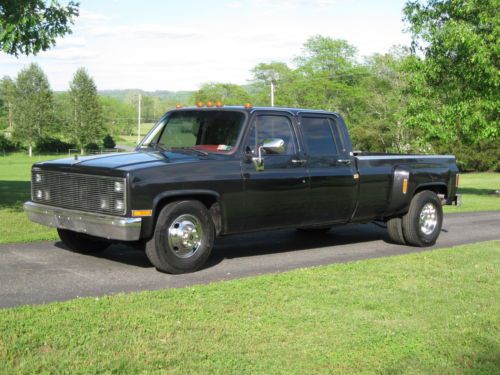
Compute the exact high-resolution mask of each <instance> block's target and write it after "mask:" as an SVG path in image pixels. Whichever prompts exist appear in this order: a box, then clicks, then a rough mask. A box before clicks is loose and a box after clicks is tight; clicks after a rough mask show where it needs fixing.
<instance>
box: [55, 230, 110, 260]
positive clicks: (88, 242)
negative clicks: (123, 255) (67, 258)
mask: <svg viewBox="0 0 500 375" xmlns="http://www.w3.org/2000/svg"><path fill="white" fill-rule="evenodd" d="M57 233H58V234H59V238H60V239H61V241H62V242H63V243H64V245H66V247H67V248H68V249H70V250H72V251H74V252H77V253H81V254H91V253H99V252H101V251H104V250H106V249H107V248H108V247H109V245H110V243H109V242H108V241H106V240H103V239H102V238H99V237H93V236H89V235H88V234H84V233H78V232H74V231H72V230H68V229H60V228H57Z"/></svg>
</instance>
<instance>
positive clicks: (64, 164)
mask: <svg viewBox="0 0 500 375" xmlns="http://www.w3.org/2000/svg"><path fill="white" fill-rule="evenodd" d="M204 158H205V157H204ZM200 159H201V158H200V156H198V155H196V154H188V153H181V152H159V151H154V152H148V151H135V152H127V153H116V154H105V155H94V156H78V157H77V159H75V158H74V157H73V158H65V159H56V160H50V161H46V162H41V163H37V164H36V166H42V167H43V168H47V169H64V170H68V171H74V172H88V173H99V172H100V173H99V174H102V173H108V172H110V171H118V172H120V173H123V172H124V171H129V170H133V169H137V168H142V167H147V166H152V164H159V165H164V164H173V163H189V162H196V161H200ZM111 174H114V173H111Z"/></svg>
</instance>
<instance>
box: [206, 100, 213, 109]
mask: <svg viewBox="0 0 500 375" xmlns="http://www.w3.org/2000/svg"><path fill="white" fill-rule="evenodd" d="M213 106H214V104H213V103H212V102H211V101H210V100H209V101H208V102H207V107H208V108H211V107H213Z"/></svg>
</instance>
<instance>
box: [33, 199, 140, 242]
mask: <svg viewBox="0 0 500 375" xmlns="http://www.w3.org/2000/svg"><path fill="white" fill-rule="evenodd" d="M24 210H25V211H26V212H27V213H28V217H29V219H30V220H31V221H34V222H35V223H39V224H42V225H46V226H49V227H55V228H61V229H69V230H72V231H75V232H80V233H85V234H89V235H91V236H96V237H101V238H106V239H109V240H120V241H136V240H138V239H139V238H140V234H141V224H142V219H141V218H140V217H138V218H132V217H119V216H108V215H101V214H93V213H90V212H83V211H75V210H68V209H65V208H59V207H52V206H45V205H43V204H38V203H33V202H31V201H30V202H26V203H25V204H24Z"/></svg>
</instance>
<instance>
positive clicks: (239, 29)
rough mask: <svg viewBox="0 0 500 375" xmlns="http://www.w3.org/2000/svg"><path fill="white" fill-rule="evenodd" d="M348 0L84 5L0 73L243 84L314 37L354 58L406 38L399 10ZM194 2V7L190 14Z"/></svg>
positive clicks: (153, 84) (161, 84) (101, 81)
mask: <svg viewBox="0 0 500 375" xmlns="http://www.w3.org/2000/svg"><path fill="white" fill-rule="evenodd" d="M183 1H185V2H186V3H187V2H189V0H183ZM360 1H361V0H360ZM353 3H354V2H353V1H352V0H273V1H263V0H246V1H244V0H228V1H227V2H225V4H226V6H224V7H221V8H220V9H215V8H214V7H213V6H212V5H210V4H208V3H206V4H205V5H199V3H193V2H192V3H191V4H190V5H185V6H184V5H183V4H181V5H177V6H178V8H177V10H176V11H175V12H176V13H173V12H174V11H173V10H171V9H169V10H168V11H167V9H166V7H165V8H164V9H156V10H155V12H154V13H148V12H147V11H146V10H147V9H146V8H145V7H143V8H140V9H139V8H137V13H138V14H135V13H134V14H133V15H130V14H125V13H124V12H122V11H121V9H122V7H120V8H118V7H111V8H112V11H113V12H114V11H115V10H114V9H115V8H116V13H113V14H112V15H108V14H107V13H106V14H105V15H104V14H101V13H98V12H91V11H87V10H82V13H81V17H79V18H78V19H77V22H76V24H75V28H74V34H72V35H68V36H66V37H65V38H63V39H60V40H58V41H57V45H56V47H55V48H52V49H51V50H49V51H47V52H43V53H40V54H39V56H37V57H28V58H27V57H20V58H19V59H15V58H13V57H10V56H7V55H5V54H3V53H1V52H0V66H1V70H2V74H8V75H11V76H15V75H16V74H17V72H18V71H19V70H20V69H22V68H23V67H25V66H26V65H28V64H29V63H30V62H32V61H34V62H38V63H39V64H40V65H41V66H42V68H43V69H44V71H45V72H46V73H47V75H48V76H49V80H50V82H51V84H52V86H53V88H54V89H56V90H65V89H67V87H68V82H69V81H70V80H71V78H72V76H73V74H74V72H75V70H76V69H77V68H78V67H80V66H85V67H86V68H87V69H88V71H89V73H90V74H91V75H92V76H93V77H94V78H95V80H96V83H97V85H98V87H99V88H100V89H113V88H142V89H146V90H155V89H164V90H192V89H196V88H198V87H199V86H200V85H201V84H202V83H204V82H208V81H224V82H234V83H240V84H243V83H246V82H247V80H248V79H249V78H250V70H251V69H252V68H253V67H254V66H255V65H256V64H258V63H260V62H268V61H283V62H291V61H292V60H293V58H294V57H295V56H297V55H299V54H300V51H301V47H302V45H303V43H304V42H305V41H306V40H307V38H309V37H310V36H313V35H316V34H321V35H325V36H330V37H332V38H341V39H346V40H348V41H349V42H350V43H352V44H354V45H355V46H356V47H358V48H359V50H360V55H367V54H371V53H374V52H385V51H387V50H388V49H389V47H390V46H391V45H393V44H397V43H405V36H404V35H403V34H401V33H400V30H401V28H402V25H401V21H400V18H401V17H400V13H399V10H397V9H396V10H395V11H394V12H393V13H394V14H388V13H387V9H385V8H383V7H382V4H379V3H376V4H373V5H372V3H370V2H369V1H368V0H366V1H365V2H364V6H365V7H370V9H369V10H368V9H364V8H362V9H358V6H357V2H356V6H352V4H353ZM176 4H179V3H177V2H176ZM193 4H195V6H196V9H197V11H198V12H194V13H193V12H192V6H193ZM344 4H350V5H349V6H347V5H345V6H344ZM125 6H126V5H124V7H125ZM190 6H191V7H190ZM381 7H382V9H381V10H379V8H381ZM129 8H130V7H129ZM160 8H161V7H160ZM386 8H387V6H386ZM97 9H101V8H97ZM391 9H392V8H391ZM130 11H131V9H129V12H130ZM169 12H170V13H169ZM183 12H184V13H183ZM377 12H378V13H377ZM139 13H142V14H139ZM263 13H264V14H263ZM266 14H267V15H266Z"/></svg>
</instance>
